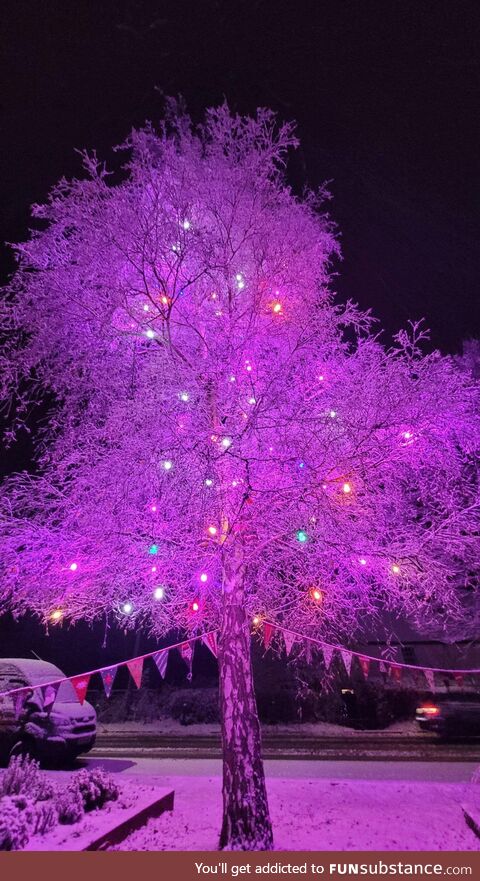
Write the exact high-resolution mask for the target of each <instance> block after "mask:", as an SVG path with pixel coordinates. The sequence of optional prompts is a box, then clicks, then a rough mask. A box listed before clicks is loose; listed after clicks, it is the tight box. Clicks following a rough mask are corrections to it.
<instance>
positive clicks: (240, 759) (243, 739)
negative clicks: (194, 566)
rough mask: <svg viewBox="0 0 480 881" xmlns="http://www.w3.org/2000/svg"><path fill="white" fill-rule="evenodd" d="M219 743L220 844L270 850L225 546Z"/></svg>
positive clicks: (245, 645) (236, 560)
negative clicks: (221, 803)
mask: <svg viewBox="0 0 480 881" xmlns="http://www.w3.org/2000/svg"><path fill="white" fill-rule="evenodd" d="M218 662H219V674H220V715H221V724H222V745H223V824H222V831H221V833H220V847H221V848H227V849H228V850H271V849H272V848H273V836H272V825H271V822H270V814H269V810H268V801H267V792H266V787H265V775H264V771H263V761H262V757H261V738H260V723H259V720H258V713H257V704H256V701H255V692H254V690H253V681H252V669H251V658H250V627H249V622H247V620H246V616H245V605H244V585H243V564H242V561H241V554H239V553H238V550H237V549H235V547H231V548H229V554H228V560H227V561H226V564H225V571H224V585H223V614H222V624H221V628H220V637H219V642H218Z"/></svg>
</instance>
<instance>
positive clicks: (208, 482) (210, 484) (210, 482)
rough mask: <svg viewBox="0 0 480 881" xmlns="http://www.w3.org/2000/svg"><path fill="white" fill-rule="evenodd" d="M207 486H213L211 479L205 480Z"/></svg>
mask: <svg viewBox="0 0 480 881" xmlns="http://www.w3.org/2000/svg"><path fill="white" fill-rule="evenodd" d="M205 486H213V480H212V478H211V477H207V478H206V479H205Z"/></svg>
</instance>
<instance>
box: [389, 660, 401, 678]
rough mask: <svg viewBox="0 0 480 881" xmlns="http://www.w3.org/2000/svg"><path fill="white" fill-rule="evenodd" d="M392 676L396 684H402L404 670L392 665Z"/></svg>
mask: <svg viewBox="0 0 480 881" xmlns="http://www.w3.org/2000/svg"><path fill="white" fill-rule="evenodd" d="M390 676H391V677H392V679H394V680H395V682H400V680H401V678H402V668H401V667H397V665H396V664H390Z"/></svg>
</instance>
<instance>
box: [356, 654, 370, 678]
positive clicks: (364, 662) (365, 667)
mask: <svg viewBox="0 0 480 881" xmlns="http://www.w3.org/2000/svg"><path fill="white" fill-rule="evenodd" d="M358 660H359V663H360V666H361V668H362V673H363V675H364V676H365V679H367V677H368V671H369V670H370V660H369V658H363V657H359V659H358Z"/></svg>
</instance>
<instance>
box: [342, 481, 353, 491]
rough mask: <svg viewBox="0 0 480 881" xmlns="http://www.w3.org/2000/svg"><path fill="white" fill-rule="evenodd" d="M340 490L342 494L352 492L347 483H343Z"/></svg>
mask: <svg viewBox="0 0 480 881" xmlns="http://www.w3.org/2000/svg"><path fill="white" fill-rule="evenodd" d="M342 489H343V491H344V493H350V492H351V491H352V487H351V486H350V484H349V483H344V484H343V487H342Z"/></svg>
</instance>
